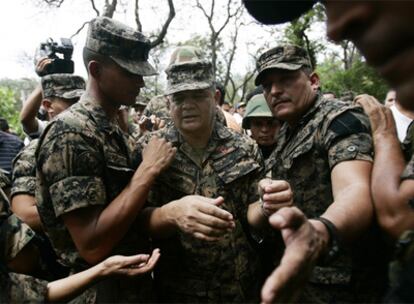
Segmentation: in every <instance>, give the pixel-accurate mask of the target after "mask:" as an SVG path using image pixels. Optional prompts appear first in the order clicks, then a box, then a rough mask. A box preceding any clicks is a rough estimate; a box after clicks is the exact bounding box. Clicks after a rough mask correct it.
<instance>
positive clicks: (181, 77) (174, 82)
mask: <svg viewBox="0 0 414 304" xmlns="http://www.w3.org/2000/svg"><path fill="white" fill-rule="evenodd" d="M166 73H167V79H168V84H167V90H166V92H165V95H171V94H174V93H178V92H181V91H188V90H201V89H207V88H210V87H211V86H213V85H214V73H213V66H212V64H211V62H208V61H194V62H186V63H180V64H173V65H172V66H170V67H169V68H168V69H167V70H166Z"/></svg>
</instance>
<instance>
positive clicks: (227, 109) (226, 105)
mask: <svg viewBox="0 0 414 304" xmlns="http://www.w3.org/2000/svg"><path fill="white" fill-rule="evenodd" d="M221 109H222V110H223V111H226V112H228V111H230V105H229V104H228V103H223V105H222V106H221Z"/></svg>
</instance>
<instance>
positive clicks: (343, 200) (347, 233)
mask: <svg viewBox="0 0 414 304" xmlns="http://www.w3.org/2000/svg"><path fill="white" fill-rule="evenodd" d="M373 214H374V210H373V205H372V203H371V195H370V189H369V184H367V183H354V184H351V185H349V186H348V187H345V188H343V189H342V190H341V191H340V192H339V193H337V194H336V195H335V201H334V202H333V203H332V204H331V205H330V206H329V207H328V209H327V210H326V211H325V213H324V214H322V217H325V218H327V219H328V220H330V221H331V222H332V223H333V224H334V225H335V226H336V228H337V230H338V234H339V237H340V238H341V240H342V241H343V242H344V243H345V244H346V243H352V242H353V241H354V240H355V239H356V238H357V237H358V236H360V235H361V233H363V232H364V231H365V230H366V229H367V228H368V227H369V225H370V224H371V222H372V218H373Z"/></svg>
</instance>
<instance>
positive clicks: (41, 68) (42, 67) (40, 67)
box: [35, 57, 53, 75]
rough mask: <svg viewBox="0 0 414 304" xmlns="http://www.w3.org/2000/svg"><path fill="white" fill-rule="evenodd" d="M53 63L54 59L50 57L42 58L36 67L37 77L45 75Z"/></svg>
mask: <svg viewBox="0 0 414 304" xmlns="http://www.w3.org/2000/svg"><path fill="white" fill-rule="evenodd" d="M52 62H53V59H50V58H49V57H42V58H40V59H39V60H38V61H37V63H36V66H35V72H36V74H37V75H44V70H45V68H46V67H47V66H48V65H49V64H51V63H52Z"/></svg>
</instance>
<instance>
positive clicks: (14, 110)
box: [0, 87, 23, 136]
mask: <svg viewBox="0 0 414 304" xmlns="http://www.w3.org/2000/svg"><path fill="white" fill-rule="evenodd" d="M18 108H19V107H18V102H17V100H16V98H15V94H14V92H13V91H12V90H11V89H10V88H6V87H0V117H3V118H5V119H7V121H8V123H9V125H10V128H11V129H12V130H13V131H14V132H16V133H17V134H18V135H20V136H22V135H23V130H22V126H21V124H20V120H19V110H18Z"/></svg>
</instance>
